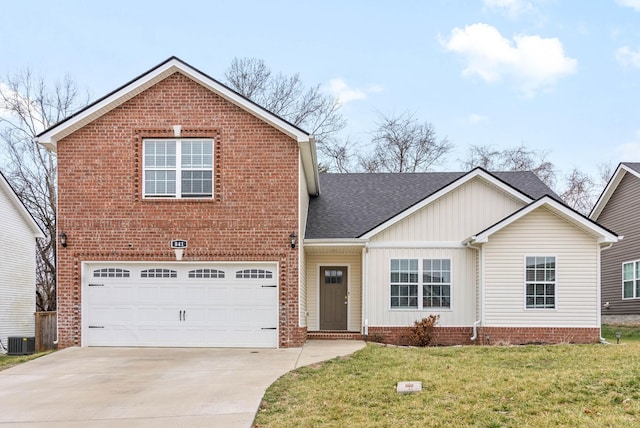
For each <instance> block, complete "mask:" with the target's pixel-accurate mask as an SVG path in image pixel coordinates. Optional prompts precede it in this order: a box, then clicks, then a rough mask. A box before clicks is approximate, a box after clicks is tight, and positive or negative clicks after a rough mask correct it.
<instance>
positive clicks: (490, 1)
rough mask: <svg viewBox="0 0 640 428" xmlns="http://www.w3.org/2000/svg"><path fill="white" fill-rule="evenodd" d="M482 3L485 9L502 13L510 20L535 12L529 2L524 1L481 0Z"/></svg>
mask: <svg viewBox="0 0 640 428" xmlns="http://www.w3.org/2000/svg"><path fill="white" fill-rule="evenodd" d="M483 3H484V6H485V7H486V8H488V9H497V10H500V11H503V12H504V13H505V14H506V15H507V16H509V17H510V18H517V17H518V16H519V15H522V14H523V13H527V12H535V11H536V8H535V7H534V6H533V4H532V3H531V2H528V1H524V0H483Z"/></svg>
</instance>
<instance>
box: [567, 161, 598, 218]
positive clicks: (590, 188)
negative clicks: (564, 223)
mask: <svg viewBox="0 0 640 428" xmlns="http://www.w3.org/2000/svg"><path fill="white" fill-rule="evenodd" d="M596 196H597V186H596V184H595V182H594V181H593V179H592V178H591V176H590V175H589V174H586V173H584V172H582V171H579V170H578V169H577V168H574V169H573V170H571V172H570V173H569V175H567V176H566V178H565V186H564V191H563V192H562V193H561V194H560V197H561V198H562V200H563V201H564V202H565V203H566V204H567V205H569V206H570V207H572V208H573V209H574V210H576V211H578V212H579V213H582V214H584V215H588V214H589V212H590V211H591V208H592V207H593V204H594V201H595V198H596Z"/></svg>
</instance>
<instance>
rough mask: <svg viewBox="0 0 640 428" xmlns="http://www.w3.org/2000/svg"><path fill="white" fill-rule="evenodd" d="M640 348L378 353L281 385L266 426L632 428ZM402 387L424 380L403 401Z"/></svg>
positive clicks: (269, 398)
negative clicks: (399, 388)
mask: <svg viewBox="0 0 640 428" xmlns="http://www.w3.org/2000/svg"><path fill="white" fill-rule="evenodd" d="M638 352H640V343H638V342H631V343H627V344H625V345H619V346H616V345H611V346H608V345H555V346H518V347H516V346H513V347H506V346H505V347H498V346H493V347H480V346H475V347H449V348H402V347H383V346H378V345H372V344H370V345H368V346H367V347H366V348H365V349H363V350H361V351H359V352H357V353H356V354H354V355H353V356H352V358H351V359H348V360H338V359H336V360H332V361H328V362H326V363H324V364H323V365H322V367H321V368H320V369H318V368H307V367H303V368H300V369H298V370H296V371H294V372H292V373H290V374H287V375H285V376H283V377H282V378H280V379H279V380H278V381H277V382H276V383H274V384H273V385H272V386H271V387H270V388H269V389H268V390H267V392H266V394H265V396H264V405H263V406H262V407H261V409H260V410H259V411H258V415H257V417H256V420H255V424H256V426H259V427H315V426H350V427H352V426H356V427H357V426H360V427H371V426H376V427H395V426H434V427H438V426H442V427H444V426H447V427H450V426H479V427H508V426H534V427H535V426H538V427H542V426H544V427H547V426H581V427H589V426H591V427H601V426H632V425H634V424H635V423H636V422H637V418H638V417H639V416H640V359H638V358H635V357H634V356H635V355H637V354H638ZM399 381H421V382H422V385H423V391H422V392H421V393H418V394H410V395H402V394H398V393H397V392H396V389H395V388H396V384H397V382H399Z"/></svg>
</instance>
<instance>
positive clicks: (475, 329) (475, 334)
mask: <svg viewBox="0 0 640 428" xmlns="http://www.w3.org/2000/svg"><path fill="white" fill-rule="evenodd" d="M473 238H474V237H471V239H473ZM471 239H469V240H467V241H465V242H464V244H465V246H466V247H467V248H472V249H474V250H476V252H477V255H478V319H477V320H476V322H474V323H473V336H471V338H470V340H471V341H472V342H475V341H476V340H477V339H478V326H479V325H480V323H481V322H482V303H483V293H482V290H483V287H482V286H483V284H482V276H483V275H482V257H481V247H477V246H473V245H471Z"/></svg>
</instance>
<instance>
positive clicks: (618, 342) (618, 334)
mask: <svg viewBox="0 0 640 428" xmlns="http://www.w3.org/2000/svg"><path fill="white" fill-rule="evenodd" d="M621 337H622V332H620V331H616V343H617V344H620V338H621Z"/></svg>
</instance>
